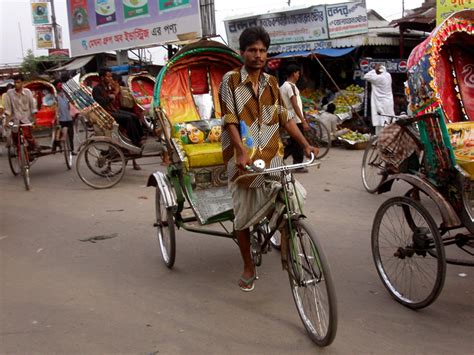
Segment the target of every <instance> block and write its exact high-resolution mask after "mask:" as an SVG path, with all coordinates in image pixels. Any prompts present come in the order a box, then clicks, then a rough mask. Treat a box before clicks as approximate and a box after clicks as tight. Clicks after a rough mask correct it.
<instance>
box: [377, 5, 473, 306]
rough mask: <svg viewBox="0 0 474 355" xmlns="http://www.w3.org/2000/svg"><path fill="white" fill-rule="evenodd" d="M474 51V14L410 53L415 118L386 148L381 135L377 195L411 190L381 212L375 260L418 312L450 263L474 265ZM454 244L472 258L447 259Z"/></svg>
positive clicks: (394, 290)
mask: <svg viewBox="0 0 474 355" xmlns="http://www.w3.org/2000/svg"><path fill="white" fill-rule="evenodd" d="M473 48H474V11H473V10H465V11H461V12H458V13H455V14H453V15H452V16H450V17H449V18H448V19H446V20H445V21H444V22H443V23H442V24H441V25H440V26H439V27H437V28H436V29H435V30H434V31H433V32H432V33H431V35H430V36H429V37H428V38H427V39H426V40H425V41H424V42H422V43H421V44H420V45H419V46H418V47H416V48H415V49H414V50H413V51H412V53H411V55H410V57H409V59H408V82H407V96H408V98H409V103H410V109H411V111H412V112H413V114H414V116H413V117H405V118H404V119H402V120H400V121H399V122H397V123H396V124H394V125H392V126H389V129H390V130H392V131H393V132H392V135H393V137H392V140H391V141H390V140H387V139H384V142H383V144H382V143H381V142H380V141H381V140H382V137H379V143H378V144H377V146H376V148H377V154H378V156H379V157H380V158H381V161H382V162H383V165H382V166H379V167H378V168H379V169H385V174H384V175H383V176H384V178H383V180H382V181H381V182H380V184H379V185H378V186H377V188H376V191H377V192H378V193H383V192H386V191H389V190H390V189H391V187H392V185H393V183H394V182H395V181H404V182H405V183H408V184H409V185H410V186H411V189H410V190H409V191H408V192H407V193H406V194H405V196H399V197H392V198H390V199H388V200H387V201H385V202H384V203H383V204H382V205H381V206H380V208H379V209H378V211H377V213H376V215H375V219H374V222H373V227H372V254H373V258H374V262H375V266H376V268H377V272H378V274H379V276H380V278H381V280H382V282H383V283H384V286H385V287H386V288H387V290H388V291H389V293H390V294H391V295H392V296H393V297H394V298H395V300H397V301H398V302H400V303H401V304H403V305H405V306H407V307H409V308H413V309H417V308H422V307H426V306H428V305H430V304H431V303H432V302H433V301H435V300H436V298H437V297H438V296H439V294H440V292H441V290H442V288H443V285H444V280H445V275H446V263H452V264H457V265H464V266H474V258H472V257H473V256H474V237H473V233H474V219H473V218H474V213H473V201H472V199H473V197H474V194H473V191H474V190H473V180H474V150H473V146H474V145H473V144H472V143H473V138H474V137H473V136H472V134H473V132H472V129H473V128H474V123H473V122H472V121H473V119H474V85H473V83H474V73H473V71H474V50H473ZM413 123H416V124H417V132H415V133H416V134H415V135H413V134H412V135H410V134H409V133H408V130H407V129H406V128H405V127H408V126H410V125H411V124H413ZM384 131H385V130H384ZM382 134H384V132H382V133H381V136H382ZM417 135H418V136H419V138H418V137H417ZM407 139H413V141H414V142H416V143H418V144H419V148H420V149H419V154H418V155H417V156H418V159H416V158H415V159H414V160H413V157H414V156H413V155H410V156H408V154H409V153H410V152H408V153H407V151H406V150H404V149H400V147H401V146H402V145H407V144H409V143H410V141H407ZM412 163H414V164H412ZM417 165H418V166H417ZM374 169H375V167H374ZM427 197H428V198H427ZM433 205H434V206H436V207H433ZM431 207H433V208H434V209H433V208H431ZM436 210H437V211H436ZM435 212H437V213H435ZM438 215H439V217H438ZM448 245H456V246H458V247H459V248H460V249H459V250H462V251H464V252H466V254H467V255H468V257H467V259H466V258H465V259H461V258H460V256H458V254H462V253H459V252H458V253H455V251H453V252H450V253H449V257H448V256H447V254H446V252H445V246H448ZM452 255H455V256H452Z"/></svg>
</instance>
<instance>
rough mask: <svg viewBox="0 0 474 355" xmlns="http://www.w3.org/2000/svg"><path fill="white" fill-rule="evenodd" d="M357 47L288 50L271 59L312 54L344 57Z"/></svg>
mask: <svg viewBox="0 0 474 355" xmlns="http://www.w3.org/2000/svg"><path fill="white" fill-rule="evenodd" d="M354 49H355V47H349V48H324V49H315V50H313V51H296V52H286V53H280V54H278V55H276V56H274V57H271V59H274V58H280V59H281V58H295V57H308V56H309V55H311V54H319V55H325V56H327V57H342V56H343V55H346V54H348V53H350V52H352V51H353V50H354Z"/></svg>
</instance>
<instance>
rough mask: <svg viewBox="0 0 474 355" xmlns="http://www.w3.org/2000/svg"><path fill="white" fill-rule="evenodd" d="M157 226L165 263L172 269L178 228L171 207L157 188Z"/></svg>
mask: <svg viewBox="0 0 474 355" xmlns="http://www.w3.org/2000/svg"><path fill="white" fill-rule="evenodd" d="M155 213H156V228H157V236H158V242H159V243H160V251H161V256H162V258H163V261H164V263H165V265H166V266H167V267H168V268H169V269H171V268H172V267H173V265H174V261H175V259H176V230H175V227H174V216H173V213H172V212H171V210H170V209H169V208H166V207H165V204H164V201H163V198H162V196H161V192H160V189H158V188H157V189H156V198H155Z"/></svg>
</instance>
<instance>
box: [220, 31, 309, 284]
mask: <svg viewBox="0 0 474 355" xmlns="http://www.w3.org/2000/svg"><path fill="white" fill-rule="evenodd" d="M239 46H240V54H241V56H242V57H243V59H244V65H243V66H242V67H240V68H237V69H234V70H232V71H230V72H228V73H226V74H225V75H224V77H223V80H222V83H221V86H220V90H219V99H220V103H221V108H222V124H223V131H222V150H223V158H224V163H225V165H226V167H227V175H228V179H229V189H230V191H231V193H232V202H233V208H234V215H235V218H234V230H235V231H236V238H237V240H238V245H239V249H240V253H241V256H242V259H243V264H244V268H243V272H242V275H241V277H240V280H239V283H238V284H239V287H240V289H241V290H242V291H252V290H253V289H254V281H255V279H256V270H255V267H254V265H253V263H252V258H251V255H250V234H249V227H250V226H252V225H253V224H255V223H257V222H258V221H259V220H261V219H262V218H263V217H264V216H266V215H267V214H269V213H270V212H271V210H272V208H274V206H275V198H276V195H277V193H278V191H279V189H280V186H281V185H280V182H279V180H280V177H279V176H276V177H275V176H271V175H269V176H268V177H263V176H249V177H244V178H242V179H239V181H237V182H236V179H237V177H239V176H241V175H243V174H245V172H246V167H247V166H249V165H251V164H252V162H253V161H255V160H256V159H263V160H264V161H265V163H266V166H280V165H283V154H282V153H283V152H281V150H280V149H279V148H280V147H281V140H280V133H279V129H280V128H285V129H286V130H287V131H288V133H289V134H290V136H291V137H292V138H294V139H295V140H296V141H298V142H299V143H300V144H301V146H303V147H304V152H305V154H306V155H307V156H310V154H311V153H314V154H315V155H316V154H317V148H313V147H312V146H310V145H309V143H308V142H307V141H306V139H305V138H304V136H303V134H302V133H301V131H300V130H299V129H298V127H297V126H296V123H295V121H294V120H292V119H288V111H287V110H286V109H285V107H284V104H283V102H282V100H281V96H280V91H279V88H278V83H277V80H276V78H275V77H273V76H270V75H268V74H266V73H264V71H263V69H264V67H265V64H266V60H267V51H268V47H269V46H270V36H269V35H268V33H267V31H266V30H265V29H264V28H263V27H259V26H257V27H250V28H247V29H245V30H244V31H243V32H242V34H241V35H240V37H239ZM274 179H276V180H274Z"/></svg>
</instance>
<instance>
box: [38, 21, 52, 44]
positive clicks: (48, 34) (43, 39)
mask: <svg viewBox="0 0 474 355" xmlns="http://www.w3.org/2000/svg"><path fill="white" fill-rule="evenodd" d="M35 30H36V48H38V49H49V48H54V38H53V26H51V25H42V26H36V27H35Z"/></svg>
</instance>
